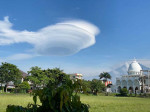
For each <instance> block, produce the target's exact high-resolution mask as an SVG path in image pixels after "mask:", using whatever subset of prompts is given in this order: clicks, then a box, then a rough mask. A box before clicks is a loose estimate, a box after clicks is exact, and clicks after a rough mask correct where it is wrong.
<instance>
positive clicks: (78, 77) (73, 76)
mask: <svg viewBox="0 0 150 112" xmlns="http://www.w3.org/2000/svg"><path fill="white" fill-rule="evenodd" d="M69 75H70V79H82V77H83V75H82V74H79V73H74V74H69Z"/></svg>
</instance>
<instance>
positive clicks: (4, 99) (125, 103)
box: [0, 94, 150, 112]
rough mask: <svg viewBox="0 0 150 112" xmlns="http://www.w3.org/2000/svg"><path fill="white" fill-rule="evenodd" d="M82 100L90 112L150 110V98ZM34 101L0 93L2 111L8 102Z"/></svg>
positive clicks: (90, 97)
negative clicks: (87, 105)
mask: <svg viewBox="0 0 150 112" xmlns="http://www.w3.org/2000/svg"><path fill="white" fill-rule="evenodd" d="M81 100H82V102H84V103H87V104H89V105H90V107H91V108H90V112H150V99H149V98H135V97H113V96H86V95H81ZM29 102H30V103H33V102H32V97H30V96H29V95H13V94H7V95H0V112H5V110H6V107H7V105H8V104H14V105H22V106H26V105H27V104H28V103H29Z"/></svg>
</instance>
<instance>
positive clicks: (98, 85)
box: [91, 79, 105, 95]
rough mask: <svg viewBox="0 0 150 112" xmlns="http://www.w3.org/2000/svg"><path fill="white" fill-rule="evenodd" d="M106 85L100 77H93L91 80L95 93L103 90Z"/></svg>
mask: <svg viewBox="0 0 150 112" xmlns="http://www.w3.org/2000/svg"><path fill="white" fill-rule="evenodd" d="M104 88H105V85H104V84H103V83H102V82H101V81H100V80H98V79H93V80H92V82H91V90H92V92H93V94H95V95H97V93H98V92H100V91H103V90H104Z"/></svg>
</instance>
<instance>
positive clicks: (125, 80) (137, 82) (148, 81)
mask: <svg viewBox="0 0 150 112" xmlns="http://www.w3.org/2000/svg"><path fill="white" fill-rule="evenodd" d="M127 72H128V74H127V75H123V76H121V77H117V78H116V86H115V87H114V89H115V92H116V93H119V92H120V90H121V88H127V90H128V91H129V93H137V94H139V93H141V92H144V93H145V92H148V91H149V87H150V78H149V74H150V71H149V70H142V68H141V66H140V65H139V63H138V62H137V61H136V60H134V61H133V62H132V63H131V64H130V65H129V68H128V71H127ZM114 89H113V91H114Z"/></svg>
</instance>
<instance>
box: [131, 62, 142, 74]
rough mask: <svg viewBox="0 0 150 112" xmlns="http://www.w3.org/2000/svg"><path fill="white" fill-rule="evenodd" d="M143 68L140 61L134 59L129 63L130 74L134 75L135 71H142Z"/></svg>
mask: <svg viewBox="0 0 150 112" xmlns="http://www.w3.org/2000/svg"><path fill="white" fill-rule="evenodd" d="M141 70H142V68H141V66H140V65H139V63H138V62H137V61H136V60H134V61H133V62H132V63H131V64H130V65H129V68H128V74H129V75H131V73H132V75H133V73H135V74H136V73H140V71H141Z"/></svg>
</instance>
